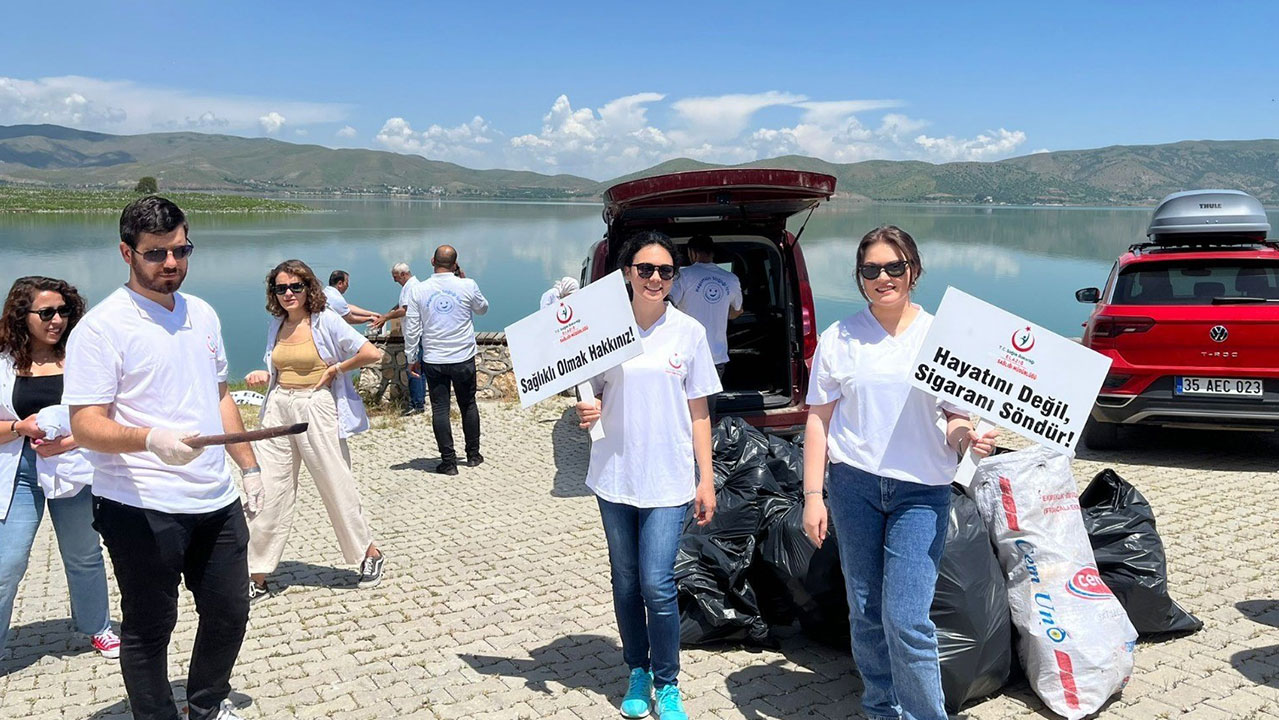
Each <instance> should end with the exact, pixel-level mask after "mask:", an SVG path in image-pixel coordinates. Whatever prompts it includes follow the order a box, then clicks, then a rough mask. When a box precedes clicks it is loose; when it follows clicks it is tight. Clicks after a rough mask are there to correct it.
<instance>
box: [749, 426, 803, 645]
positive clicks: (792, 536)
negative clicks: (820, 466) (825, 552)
mask: <svg viewBox="0 0 1279 720" xmlns="http://www.w3.org/2000/svg"><path fill="white" fill-rule="evenodd" d="M803 463H804V454H803V446H802V445H799V444H797V443H794V442H790V441H787V440H784V439H782V438H779V437H777V436H773V435H770V436H768V469H769V472H770V474H771V475H772V478H773V482H771V483H766V484H765V485H764V486H762V487H761V488H760V505H761V508H762V513H761V514H762V517H761V520H760V531H759V536H758V543H757V544H756V548H755V561H754V562H753V563H752V564H751V572H750V579H751V584H752V585H753V586H754V587H755V593H756V596H757V597H758V598H759V605H760V610H761V611H762V612H763V614H764V620H765V621H767V622H768V624H769V625H790V624H792V623H794V622H795V620H796V618H798V617H799V613H800V606H801V604H802V603H803V602H805V599H806V596H807V592H806V590H805V589H804V581H805V578H807V576H808V562H809V559H810V558H812V556H813V552H814V551H815V550H816V549H817V548H816V547H815V546H814V545H813V543H812V542H811V541H809V539H808V537H807V536H806V535H805V534H804V522H803V521H804V503H803V490H804V487H803Z"/></svg>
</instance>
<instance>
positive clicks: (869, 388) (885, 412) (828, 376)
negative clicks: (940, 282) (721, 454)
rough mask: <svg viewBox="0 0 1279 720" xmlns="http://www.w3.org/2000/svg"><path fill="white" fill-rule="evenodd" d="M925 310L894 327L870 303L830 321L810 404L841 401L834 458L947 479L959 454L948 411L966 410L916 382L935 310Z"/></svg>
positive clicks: (924, 479) (878, 471)
mask: <svg viewBox="0 0 1279 720" xmlns="http://www.w3.org/2000/svg"><path fill="white" fill-rule="evenodd" d="M915 307H916V309H918V311H919V314H918V315H916V316H915V319H914V320H912V321H911V323H910V325H909V326H908V327H907V328H906V329H905V330H904V331H903V332H902V333H901V334H899V335H897V336H896V337H893V336H892V335H889V334H888V332H887V331H886V330H884V326H882V325H880V324H879V321H878V320H876V319H875V316H874V315H872V314H871V312H870V308H867V309H865V310H862V311H861V312H859V313H857V314H855V315H850V316H849V317H847V318H844V319H843V320H840V321H839V322H837V323H835V324H834V325H831V326H830V327H829V328H827V329H826V331H825V332H823V333H822V335H821V338H820V339H819V340H818V341H817V352H816V354H814V355H813V369H812V374H811V376H810V378H809V383H808V398H807V399H808V404H810V405H825V404H827V403H831V402H834V401H836V400H838V401H839V403H838V404H837V405H835V411H834V413H832V414H831V419H830V427H829V428H828V429H827V440H826V452H827V456H828V457H829V458H830V461H831V462H838V463H844V464H845V465H852V466H853V467H856V468H858V469H861V470H865V471H866V472H868V473H872V474H874V475H879V476H882V477H888V478H892V479H894V480H904V481H906V482H914V483H920V484H923V485H949V484H950V482H951V479H952V478H954V476H955V467H956V465H957V464H958V460H957V458H956V455H955V451H954V450H952V449H951V448H950V446H949V445H947V444H946V415H945V413H944V412H943V410H947V411H950V412H954V413H961V412H962V411H961V410H960V409H959V408H958V407H956V406H954V405H952V404H950V403H946V402H942V401H941V400H939V399H938V398H937V397H936V396H933V395H929V394H928V393H926V392H924V391H923V390H920V389H919V388H916V387H914V386H913V385H911V384H910V381H909V374H910V373H911V371H912V367H911V361H912V360H914V358H915V354H916V353H918V352H919V348H920V346H921V345H923V342H924V336H925V335H927V334H928V328H929V327H930V326H931V325H932V323H933V316H932V315H930V314H928V313H926V312H924V310H923V309H920V308H919V306H918V305H916V306H915Z"/></svg>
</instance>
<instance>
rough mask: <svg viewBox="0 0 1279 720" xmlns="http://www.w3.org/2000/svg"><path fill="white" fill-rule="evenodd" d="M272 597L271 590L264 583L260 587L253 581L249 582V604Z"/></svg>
mask: <svg viewBox="0 0 1279 720" xmlns="http://www.w3.org/2000/svg"><path fill="white" fill-rule="evenodd" d="M270 595H271V588H270V586H268V585H267V584H266V583H262V584H261V585H259V584H257V583H255V582H253V580H252V579H250V580H249V603H250V604H252V603H255V602H257V601H258V600H261V599H262V598H265V597H269V596H270Z"/></svg>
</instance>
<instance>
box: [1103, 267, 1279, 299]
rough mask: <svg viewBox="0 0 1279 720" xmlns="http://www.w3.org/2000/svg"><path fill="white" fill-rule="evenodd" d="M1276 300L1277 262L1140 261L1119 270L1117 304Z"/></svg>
mask: <svg viewBox="0 0 1279 720" xmlns="http://www.w3.org/2000/svg"><path fill="white" fill-rule="evenodd" d="M1266 300H1275V301H1279V262H1264V261H1262V262H1256V261H1252V262H1241V261H1238V260H1199V261H1173V262H1160V263H1140V264H1137V265H1132V266H1130V267H1129V268H1127V269H1124V270H1121V271H1120V273H1119V277H1118V278H1117V279H1116V280H1115V292H1114V295H1113V298H1112V300H1111V302H1112V303H1114V304H1116V305H1211V304H1213V302H1214V301H1215V302H1249V301H1252V302H1258V301H1266Z"/></svg>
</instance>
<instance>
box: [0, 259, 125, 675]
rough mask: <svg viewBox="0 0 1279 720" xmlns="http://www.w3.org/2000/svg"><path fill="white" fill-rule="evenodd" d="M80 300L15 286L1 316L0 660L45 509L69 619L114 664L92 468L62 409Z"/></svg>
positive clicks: (26, 281)
mask: <svg viewBox="0 0 1279 720" xmlns="http://www.w3.org/2000/svg"><path fill="white" fill-rule="evenodd" d="M83 315H84V299H83V298H81V297H80V294H79V293H77V292H76V289H75V288H74V287H72V286H70V285H68V284H67V283H65V282H63V281H62V280H55V279H53V278H47V277H24V278H18V279H17V280H16V281H14V283H13V287H12V288H10V289H9V297H8V298H7V299H6V300H5V303H4V311H3V316H2V317H0V653H3V651H4V645H5V636H6V635H7V634H8V631H9V621H10V619H11V617H12V615H13V603H14V599H15V598H16V596H17V594H18V584H19V583H20V582H21V581H22V576H23V575H24V574H25V573H26V570H27V560H28V558H29V557H30V555H31V546H32V545H33V543H34V542H35V537H36V530H37V529H38V528H39V527H40V521H41V520H42V519H43V518H44V513H45V508H46V506H47V507H48V512H49V517H50V518H51V519H52V521H53V530H54V533H55V534H56V535H57V537H58V550H59V552H60V553H61V555H62V565H63V568H64V570H65V571H66V575H67V588H68V589H69V591H70V594H71V617H72V620H73V622H74V623H75V626H76V629H77V630H79V631H80V632H82V633H84V634H85V635H88V636H89V637H90V641H91V643H92V644H93V647H94V648H95V649H97V651H98V652H100V653H101V654H102V655H103V656H104V657H108V658H117V657H119V656H120V639H119V638H118V637H116V634H115V633H114V632H112V631H111V617H110V610H109V607H108V605H107V571H106V567H105V565H104V564H103V562H102V546H101V544H100V540H99V538H98V533H97V531H95V530H94V529H93V495H92V493H90V492H89V491H88V490H86V489H85V486H86V485H89V484H91V483H92V481H93V467H92V466H91V465H90V464H89V462H88V460H87V459H86V458H85V457H84V452H83V451H81V450H79V449H77V446H76V443H75V439H74V438H73V437H71V434H70V432H71V431H70V427H71V423H70V419H69V417H68V411H67V406H66V405H63V404H62V368H63V359H64V358H65V356H66V347H67V336H68V335H69V334H70V333H71V328H72V327H74V326H75V324H76V322H77V321H79V320H80V318H81V317H82V316H83Z"/></svg>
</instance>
